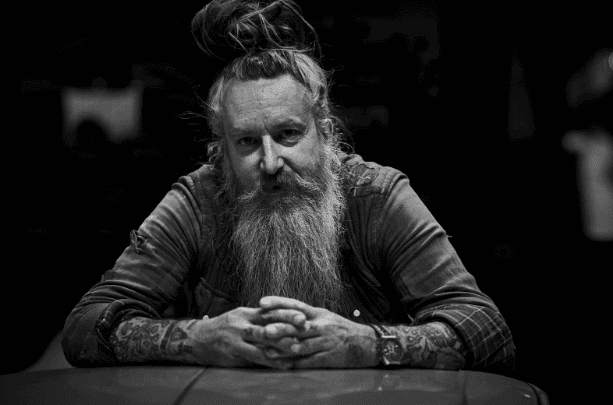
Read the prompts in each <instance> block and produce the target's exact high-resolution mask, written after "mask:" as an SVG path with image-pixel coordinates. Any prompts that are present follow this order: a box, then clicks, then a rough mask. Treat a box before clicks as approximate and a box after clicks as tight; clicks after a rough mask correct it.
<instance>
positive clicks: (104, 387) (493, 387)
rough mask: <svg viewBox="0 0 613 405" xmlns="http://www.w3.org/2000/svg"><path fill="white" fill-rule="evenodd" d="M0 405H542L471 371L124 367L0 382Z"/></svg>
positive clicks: (533, 392) (534, 393)
mask: <svg viewBox="0 0 613 405" xmlns="http://www.w3.org/2000/svg"><path fill="white" fill-rule="evenodd" d="M0 403H2V404H35V403H41V404H42V403H49V404H63V403H66V404H68V403H70V404H109V403H113V404H203V403H207V404H208V403H211V404H360V405H369V404H450V405H451V404H500V405H505V404H518V405H522V404H525V405H529V404H548V400H547V396H546V394H545V393H543V392H542V391H541V390H540V389H539V388H538V387H535V386H534V385H531V384H529V383H526V382H522V381H519V380H516V379H513V378H509V377H505V376H501V375H496V374H489V373H483V372H477V371H440V370H419V369H399V370H380V369H356V370H305V371H297V370H292V371H275V370H269V369H221V368H202V367H184V366H176V367H173V366H170V367H165V366H164V367H163V366H129V367H103V368H79V369H77V368H71V369H62V370H48V371H29V372H21V373H16V374H7V375H1V376H0Z"/></svg>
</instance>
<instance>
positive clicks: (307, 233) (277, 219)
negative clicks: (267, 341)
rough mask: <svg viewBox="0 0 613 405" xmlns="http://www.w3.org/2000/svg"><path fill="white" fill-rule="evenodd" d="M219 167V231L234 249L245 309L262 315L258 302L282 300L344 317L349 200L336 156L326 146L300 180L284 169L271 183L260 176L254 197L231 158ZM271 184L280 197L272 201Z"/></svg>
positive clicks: (267, 177)
mask: <svg viewBox="0 0 613 405" xmlns="http://www.w3.org/2000/svg"><path fill="white" fill-rule="evenodd" d="M221 160H222V162H221V163H222V167H221V172H222V173H221V174H222V179H221V180H222V181H221V182H220V193H219V201H220V202H221V203H222V204H224V205H222V207H224V206H225V207H226V214H227V215H225V218H226V221H227V222H226V225H225V226H222V228H223V227H225V228H226V230H225V232H223V233H225V234H226V235H227V236H229V239H230V240H229V242H230V245H231V246H232V254H233V255H234V260H233V263H234V264H233V265H234V266H235V267H236V270H237V273H238V278H239V280H240V285H241V287H240V294H239V296H240V299H241V305H244V306H249V307H258V306H259V300H260V298H262V297H264V296H267V295H277V296H282V297H288V298H294V299H297V300H300V301H302V302H305V303H307V304H309V305H312V306H316V307H323V308H327V309H329V310H331V311H335V312H337V313H338V312H342V311H343V310H344V309H345V306H346V302H345V299H344V298H345V297H344V294H345V286H344V283H343V281H342V278H341V275H340V271H339V268H340V265H341V262H340V258H341V253H340V252H341V249H340V246H341V241H342V238H343V226H342V221H343V217H344V214H345V208H346V199H345V195H344V194H343V191H342V166H341V162H340V158H339V156H338V153H337V151H336V149H335V148H334V147H332V146H330V145H328V144H324V145H323V147H322V148H321V152H320V156H319V159H316V160H317V163H316V164H314V165H313V167H310V168H308V169H307V170H305V172H304V174H303V175H302V176H298V175H297V174H296V173H295V172H293V171H292V170H291V169H290V168H289V167H288V166H284V167H283V168H282V170H281V172H280V173H278V174H276V175H274V176H269V175H266V174H261V175H260V176H259V177H258V180H257V181H256V183H255V184H254V185H253V186H252V187H250V188H249V189H245V188H243V187H241V186H240V185H239V181H238V178H237V176H236V174H235V172H234V170H233V168H232V166H231V163H230V161H229V160H230V158H229V156H228V154H227V153H223V158H222V159H221ZM267 182H274V184H275V185H281V187H282V191H281V192H280V193H278V194H276V195H273V196H270V195H267V194H266V193H264V192H263V189H264V188H263V187H264V186H265V184H266V183H267ZM228 228H229V229H228Z"/></svg>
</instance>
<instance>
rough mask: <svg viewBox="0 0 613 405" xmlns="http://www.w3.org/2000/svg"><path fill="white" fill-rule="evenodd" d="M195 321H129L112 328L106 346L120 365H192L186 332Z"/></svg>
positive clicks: (189, 341) (188, 332)
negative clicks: (109, 347)
mask: <svg viewBox="0 0 613 405" xmlns="http://www.w3.org/2000/svg"><path fill="white" fill-rule="evenodd" d="M196 322H198V321H197V320H196V319H188V320H171V319H149V318H142V317H136V318H131V319H128V320H126V321H123V322H122V323H120V324H119V325H118V326H117V327H116V328H115V330H114V331H113V332H112V333H111V335H110V338H109V343H110V344H111V346H112V347H113V351H114V352H115V356H116V357H117V360H118V361H119V362H122V363H140V362H146V361H155V360H162V361H177V362H182V363H194V362H195V358H194V355H193V350H192V349H193V347H192V345H191V339H190V335H191V333H190V332H191V330H192V328H193V327H194V325H195V324H196Z"/></svg>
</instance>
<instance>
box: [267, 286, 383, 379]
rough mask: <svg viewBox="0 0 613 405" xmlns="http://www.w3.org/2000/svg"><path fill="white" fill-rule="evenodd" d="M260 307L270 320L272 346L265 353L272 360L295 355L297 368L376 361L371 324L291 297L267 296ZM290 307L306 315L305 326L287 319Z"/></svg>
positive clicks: (362, 364)
mask: <svg viewBox="0 0 613 405" xmlns="http://www.w3.org/2000/svg"><path fill="white" fill-rule="evenodd" d="M260 308H261V309H262V315H261V316H262V319H264V320H265V321H266V322H267V325H266V327H265V329H266V338H268V339H270V341H271V349H270V350H267V351H266V353H267V355H268V356H269V358H271V359H272V358H281V357H284V358H292V359H293V360H294V367H295V368H359V367H373V366H375V365H376V364H377V355H376V348H375V347H376V336H375V333H374V330H373V329H372V328H371V327H370V326H368V325H364V324H359V323H356V322H353V321H350V320H348V319H346V318H343V317H342V316H340V315H338V314H335V313H334V312H331V311H329V310H327V309H324V308H316V307H312V306H310V305H307V304H305V303H303V302H301V301H298V300H295V299H291V298H284V297H274V296H271V297H264V298H262V299H261V300H260ZM288 310H294V311H296V310H297V311H300V312H302V313H303V314H304V315H305V317H306V320H305V322H304V324H303V325H302V327H299V328H296V327H294V326H292V325H291V324H288V323H287V322H286V320H285V314H286V313H287V312H289V311H288ZM294 311H291V312H294ZM273 347H274V349H273Z"/></svg>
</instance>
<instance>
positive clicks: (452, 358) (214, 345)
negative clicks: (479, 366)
mask: <svg viewBox="0 0 613 405" xmlns="http://www.w3.org/2000/svg"><path fill="white" fill-rule="evenodd" d="M205 318H206V317H205ZM388 329H389V330H390V331H391V332H392V333H393V334H395V335H397V336H399V337H400V339H401V342H402V345H403V349H404V355H403V357H402V360H401V361H402V364H403V365H406V366H410V367H418V368H434V369H452V370H453V369H459V368H463V367H464V366H465V364H466V360H465V356H466V349H465V347H464V345H463V343H462V341H461V340H460V339H459V338H458V336H457V334H456V333H455V332H454V331H453V329H452V328H450V327H449V326H447V325H446V324H444V323H441V322H432V323H427V324H424V325H420V326H407V325H396V326H388ZM110 343H111V345H112V346H113V348H114V351H115V354H116V356H117V360H118V361H119V362H126V363H135V362H145V361H152V360H153V361H155V360H167V361H175V362H180V363H188V364H199V365H211V366H221V367H250V366H266V367H271V368H277V369H290V368H364V367H374V366H376V365H377V364H378V359H377V355H376V337H375V333H374V330H373V329H372V328H371V327H370V326H368V325H363V324H358V323H355V322H352V321H350V320H348V319H346V318H343V317H341V316H339V315H337V314H335V313H333V312H330V311H328V310H327V309H324V308H316V307H312V306H309V305H307V304H305V303H303V302H300V301H297V300H294V299H290V298H283V297H264V298H262V300H261V301H260V308H237V309H235V310H232V311H229V312H227V313H225V314H222V315H220V316H218V317H215V318H211V319H203V320H196V319H193V320H181V321H178V320H152V319H147V318H132V319H129V320H127V321H124V322H122V323H121V324H120V325H119V326H118V327H117V328H116V329H115V331H114V333H113V334H112V336H111V338H110Z"/></svg>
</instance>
